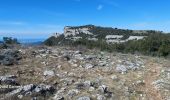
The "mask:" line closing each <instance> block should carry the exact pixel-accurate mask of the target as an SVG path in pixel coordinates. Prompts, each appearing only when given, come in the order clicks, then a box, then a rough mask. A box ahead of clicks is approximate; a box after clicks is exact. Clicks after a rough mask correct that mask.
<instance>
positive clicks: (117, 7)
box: [0, 0, 170, 39]
mask: <svg viewBox="0 0 170 100" xmlns="http://www.w3.org/2000/svg"><path fill="white" fill-rule="evenodd" d="M169 5H170V0H0V38H1V37H4V36H10V37H16V38H28V39H29V38H38V39H40V38H48V37H49V36H50V35H51V34H52V33H55V32H60V33H62V32H63V28H64V26H78V25H87V24H93V25H97V26H106V27H107V26H108V27H114V28H115V27H116V28H123V29H135V30H142V29H145V30H146V29H148V30H161V31H164V32H170V6H169Z"/></svg>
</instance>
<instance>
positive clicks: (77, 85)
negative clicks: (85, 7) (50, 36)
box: [0, 46, 170, 100]
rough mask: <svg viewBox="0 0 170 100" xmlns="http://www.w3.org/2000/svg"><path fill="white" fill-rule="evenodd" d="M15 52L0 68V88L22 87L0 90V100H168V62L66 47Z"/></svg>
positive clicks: (32, 48) (169, 64) (21, 49)
mask: <svg viewBox="0 0 170 100" xmlns="http://www.w3.org/2000/svg"><path fill="white" fill-rule="evenodd" d="M16 50H17V51H19V52H17V54H16V55H17V56H14V57H18V58H17V59H16V58H15V59H14V60H13V63H11V64H9V65H8V64H7V63H9V62H7V63H6V64H7V65H8V66H5V65H4V64H5V63H2V62H1V65H0V80H1V81H0V82H1V85H2V86H5V85H12V86H21V85H22V86H23V87H18V88H13V89H0V90H1V91H0V94H1V95H0V98H1V100H3V99H5V100H30V99H31V100H43V99H44V100H170V60H169V59H164V58H156V57H155V58H153V57H148V56H140V55H131V54H121V53H108V52H101V51H99V50H96V49H93V50H89V49H85V48H71V47H40V46H39V47H28V48H17V49H16ZM13 51H15V50H14V49H12V50H1V52H0V53H1V55H3V54H5V52H13ZM11 54H12V53H11ZM11 54H10V53H8V55H11ZM14 55H15V54H14ZM5 56H6V55H5ZM19 58H20V59H19Z"/></svg>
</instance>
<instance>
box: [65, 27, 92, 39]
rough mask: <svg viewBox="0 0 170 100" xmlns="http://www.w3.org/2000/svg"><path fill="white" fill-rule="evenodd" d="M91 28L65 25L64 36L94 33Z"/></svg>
mask: <svg viewBox="0 0 170 100" xmlns="http://www.w3.org/2000/svg"><path fill="white" fill-rule="evenodd" d="M89 30H90V29H89V28H86V27H83V28H75V27H69V26H67V27H65V28H64V36H65V37H68V36H76V35H78V34H81V33H83V34H88V35H92V33H91V32H90V31H89Z"/></svg>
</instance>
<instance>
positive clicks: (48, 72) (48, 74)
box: [44, 70, 55, 76]
mask: <svg viewBox="0 0 170 100" xmlns="http://www.w3.org/2000/svg"><path fill="white" fill-rule="evenodd" d="M44 76H55V73H54V71H52V70H46V71H44Z"/></svg>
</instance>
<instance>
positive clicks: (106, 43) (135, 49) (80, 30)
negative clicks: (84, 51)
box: [44, 25, 170, 56]
mask: <svg viewBox="0 0 170 100" xmlns="http://www.w3.org/2000/svg"><path fill="white" fill-rule="evenodd" d="M44 44H46V45H49V46H53V45H71V46H77V45H83V46H87V47H88V48H100V49H101V50H107V51H111V52H112V51H118V52H126V53H128V52H131V53H142V54H147V55H153V56H167V55H169V54H170V35H169V34H165V33H163V32H162V31H155V30H128V29H118V28H112V27H101V26H94V25H84V26H66V27H65V28H64V33H63V34H58V33H56V34H54V35H52V36H51V37H50V38H48V39H47V40H46V41H44Z"/></svg>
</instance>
